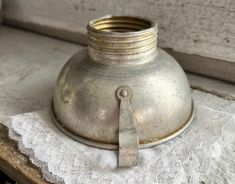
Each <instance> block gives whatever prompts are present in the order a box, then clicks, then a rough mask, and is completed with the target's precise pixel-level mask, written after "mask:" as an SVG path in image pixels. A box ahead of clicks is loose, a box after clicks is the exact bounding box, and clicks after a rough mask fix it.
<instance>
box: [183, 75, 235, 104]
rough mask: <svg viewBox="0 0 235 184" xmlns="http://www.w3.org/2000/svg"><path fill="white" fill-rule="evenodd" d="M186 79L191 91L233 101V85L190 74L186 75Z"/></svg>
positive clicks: (234, 90)
mask: <svg viewBox="0 0 235 184" xmlns="http://www.w3.org/2000/svg"><path fill="white" fill-rule="evenodd" d="M187 77H188V80H189V83H190V86H191V88H192V89H197V90H200V91H204V92H206V93H210V94H213V95H216V96H219V97H222V98H224V99H227V100H234V101H235V85H232V84H230V83H226V82H223V81H219V80H215V79H211V78H207V77H204V76H199V75H194V74H192V73H187Z"/></svg>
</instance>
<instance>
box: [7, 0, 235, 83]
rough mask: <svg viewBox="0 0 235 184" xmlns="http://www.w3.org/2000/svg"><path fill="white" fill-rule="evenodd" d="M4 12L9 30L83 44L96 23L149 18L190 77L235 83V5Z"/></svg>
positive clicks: (165, 3)
mask: <svg viewBox="0 0 235 184" xmlns="http://www.w3.org/2000/svg"><path fill="white" fill-rule="evenodd" d="M3 12H4V23H5V24H8V25H13V26H17V27H21V28H25V29H29V30H33V31H37V32H40V33H43V34H47V35H51V36H54V37H59V38H62V39H66V40H69V41H73V42H77V43H80V44H81V43H82V44H86V36H85V34H86V24H87V22H88V21H89V20H91V19H93V18H97V17H100V16H103V15H106V14H115V15H128V14H129V15H138V16H144V17H148V18H150V19H153V20H155V21H156V22H157V23H158V28H159V39H158V45H159V46H160V47H162V48H167V49H168V50H170V51H171V52H170V53H171V54H172V55H173V56H176V57H177V58H178V61H179V63H180V64H182V66H183V67H184V68H185V69H186V70H187V71H190V72H194V73H199V74H203V75H206V76H211V77H215V78H219V79H223V80H227V81H230V82H235V1H234V0H222V1H221V0H213V1H211V0H178V1H175V0H145V1H142V0H99V1H97V0H86V1H84V0H70V1H60V0H50V1H47V0H38V1H31V0H3ZM184 54H186V55H184ZM191 56H192V57H191ZM197 56H199V57H197ZM202 57H203V58H202ZM224 63H226V64H224Z"/></svg>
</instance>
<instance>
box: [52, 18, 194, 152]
mask: <svg viewBox="0 0 235 184" xmlns="http://www.w3.org/2000/svg"><path fill="white" fill-rule="evenodd" d="M88 40H89V46H88V49H84V50H82V51H81V52H79V53H77V54H75V55H74V56H73V57H72V58H71V59H70V60H69V61H68V62H67V64H66V65H65V66H64V67H63V69H62V71H61V73H60V75H59V77H58V80H57V84H56V88H55V93H54V97H53V111H54V115H55V117H56V119H57V121H56V122H57V125H58V126H59V128H60V129H61V130H62V131H64V132H65V133H67V134H68V135H70V136H71V137H73V138H74V139H76V140H78V141H80V142H83V143H86V144H89V145H92V146H97V147H101V148H108V149H117V148H118V147H119V144H120V142H119V141H120V139H119V135H118V131H119V129H120V127H119V125H120V122H119V120H120V117H119V113H120V99H119V98H118V97H117V95H116V92H117V90H118V89H119V88H120V86H128V87H129V88H130V89H131V94H132V97H131V99H130V103H131V107H130V109H131V110H132V113H133V117H134V119H135V120H136V125H135V127H136V130H137V132H138V138H139V147H140V148H145V147H149V146H153V145H156V144H159V143H162V142H164V141H167V140H169V139H171V138H173V137H175V136H176V135H178V134H179V133H180V132H182V131H183V130H184V129H185V128H186V127H187V126H188V124H189V123H190V122H191V120H192V118H193V115H194V108H193V103H192V98H191V92H190V87H189V84H188V80H187V78H186V76H185V73H184V72H183V70H182V69H181V67H180V66H179V65H178V63H177V62H176V61H175V60H174V59H173V58H172V57H171V56H170V55H168V54H167V53H166V52H164V51H162V50H161V49H159V48H157V47H156V42H157V26H156V24H155V23H153V22H151V21H148V20H145V19H140V18H134V17H104V18H101V19H98V20H94V21H91V22H90V23H89V24H88ZM120 114H121V113H120Z"/></svg>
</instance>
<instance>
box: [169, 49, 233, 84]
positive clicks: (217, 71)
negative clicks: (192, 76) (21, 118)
mask: <svg viewBox="0 0 235 184" xmlns="http://www.w3.org/2000/svg"><path fill="white" fill-rule="evenodd" d="M165 50H166V51H167V52H168V53H169V54H171V55H172V56H173V57H174V58H175V59H176V60H177V61H178V62H179V64H180V65H181V66H182V67H183V69H184V70H186V71H188V72H193V73H196V74H200V75H204V76H209V77H213V78H215V79H223V80H225V81H228V82H231V83H235V63H233V62H228V61H223V60H219V59H212V58H207V57H202V56H199V55H194V54H186V53H181V52H175V51H173V50H171V49H165Z"/></svg>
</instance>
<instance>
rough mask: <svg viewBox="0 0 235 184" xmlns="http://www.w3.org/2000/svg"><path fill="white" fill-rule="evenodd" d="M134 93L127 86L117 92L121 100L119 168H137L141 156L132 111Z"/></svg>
mask: <svg viewBox="0 0 235 184" xmlns="http://www.w3.org/2000/svg"><path fill="white" fill-rule="evenodd" d="M131 96H132V93H131V89H130V88H129V87H127V86H124V87H120V88H119V89H118V90H117V97H118V98H119V99H120V111H119V156H118V157H119V158H118V166H119V167H131V166H136V165H137V162H138V154H139V137H138V132H137V129H136V127H135V124H136V123H135V118H134V115H133V112H132V110H131V105H130V99H131Z"/></svg>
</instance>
